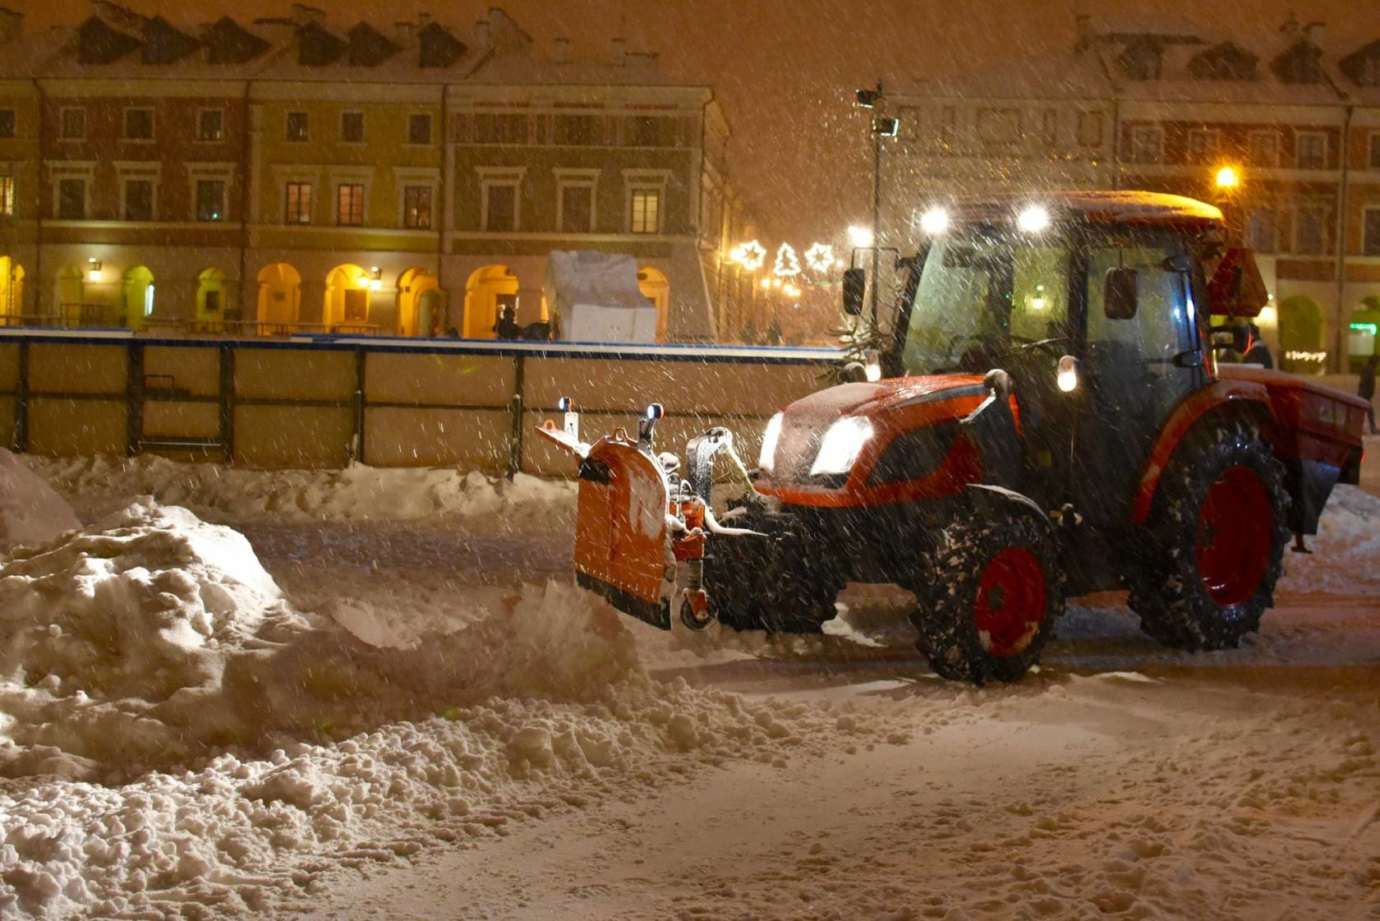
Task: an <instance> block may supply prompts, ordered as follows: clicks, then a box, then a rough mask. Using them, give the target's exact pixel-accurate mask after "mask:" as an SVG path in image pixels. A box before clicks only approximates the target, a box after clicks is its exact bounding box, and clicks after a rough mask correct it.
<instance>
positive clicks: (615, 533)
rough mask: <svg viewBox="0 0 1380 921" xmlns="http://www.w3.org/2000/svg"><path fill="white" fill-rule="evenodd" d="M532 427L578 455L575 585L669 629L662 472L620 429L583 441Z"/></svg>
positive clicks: (666, 504)
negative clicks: (590, 442)
mask: <svg viewBox="0 0 1380 921" xmlns="http://www.w3.org/2000/svg"><path fill="white" fill-rule="evenodd" d="M537 431H538V432H539V433H541V434H542V435H544V436H546V437H547V438H548V439H550V440H551V441H553V442H555V443H556V444H557V445H559V446H560V447H561V448H563V449H564V450H566V451H568V452H569V453H571V454H573V455H575V457H577V458H578V459H579V461H580V493H579V502H578V506H577V513H576V520H575V569H576V579H577V581H578V582H579V584H580V586H581V587H583V588H586V589H589V590H590V591H594V592H598V593H599V594H600V595H603V596H604V597H605V598H607V599H608V601H609V603H610V604H612V605H613V606H614V607H615V608H617V609H618V610H620V611H622V612H624V613H625V614H631V615H632V616H634V617H636V618H638V619H639V620H644V621H646V622H647V623H649V624H651V625H652V626H654V627H660V628H661V629H663V630H669V629H671V611H670V599H669V594H668V593H667V592H666V591H665V590H664V587H665V586H667V585H669V584H670V582H671V580H669V579H668V578H667V572H668V567H671V568H670V571H671V572H674V568H673V567H674V564H672V563H671V562H670V561H669V560H668V559H667V547H668V543H667V529H666V512H667V509H668V507H669V501H670V496H669V494H668V492H667V487H666V478H665V475H664V474H663V473H662V472H661V469H660V468H659V467H658V466H657V463H656V461H655V460H653V459H652V458H651V457H650V456H648V455H647V454H646V453H644V452H643V451H641V450H639V449H638V446H637V443H636V442H634V441H631V440H629V439H628V438H627V437H626V435H624V434H623V433H622V432H621V431H619V432H615V433H614V435H613V436H612V437H608V436H605V437H603V438H600V439H599V440H598V441H596V442H595V443H594V444H592V445H586V444H583V443H581V442H580V441H579V439H578V438H576V437H573V436H572V435H569V434H567V433H566V432H563V431H561V430H559V429H556V428H554V427H547V426H543V427H541V428H539V429H537Z"/></svg>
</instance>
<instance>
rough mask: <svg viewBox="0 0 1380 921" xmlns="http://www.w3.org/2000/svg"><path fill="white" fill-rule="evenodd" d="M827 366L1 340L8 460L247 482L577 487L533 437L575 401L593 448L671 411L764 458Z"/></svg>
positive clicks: (323, 343)
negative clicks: (547, 483) (328, 477)
mask: <svg viewBox="0 0 1380 921" xmlns="http://www.w3.org/2000/svg"><path fill="white" fill-rule="evenodd" d="M834 357H835V356H834V353H832V352H830V351H828V350H806V349H744V348H722V347H718V348H716V347H706V348H685V347H676V346H660V347H658V346H642V347H628V348H627V349H621V348H611V347H605V348H604V349H596V348H592V347H590V346H552V345H539V344H532V345H526V344H502V345H495V346H493V347H486V346H482V345H476V344H464V345H461V344H455V345H450V344H448V343H446V342H442V341H437V340H431V341H422V342H416V341H414V340H397V339H394V340H374V339H353V340H344V339H321V340H316V341H300V342H297V341H294V342H275V343H271V344H267V343H264V342H263V341H255V340H209V339H208V340H200V339H150V338H146V337H140V338H133V337H123V338H121V337H115V338H111V337H108V336H107V337H93V336H89V335H88V336H82V335H81V334H77V333H72V334H60V333H54V334H41V335H26V334H24V333H23V332H13V333H5V332H3V331H0V444H3V445H6V446H13V447H15V448H16V449H18V450H24V451H31V452H33V453H38V454H48V455H86V454H98V453H115V454H122V453H128V454H137V453H144V452H153V453H159V454H164V455H168V456H172V457H177V458H183V459H207V460H216V461H226V460H228V461H230V462H232V463H235V464H239V465H244V466H247V467H264V468H289V467H300V468H323V467H325V468H329V467H342V466H345V465H346V464H348V463H350V462H351V461H352V460H362V461H363V462H364V463H367V464H370V465H374V466H380V467H430V466H451V465H454V466H458V467H461V468H464V469H478V470H484V471H488V472H490V473H507V472H510V471H513V470H518V469H520V470H524V471H527V472H531V473H569V472H571V470H572V465H571V463H570V461H569V459H568V458H565V457H563V456H561V455H560V454H559V452H557V451H555V450H554V449H552V448H550V447H549V446H548V445H547V444H546V443H545V442H544V441H542V440H541V439H540V437H539V436H537V435H536V434H535V433H534V432H533V431H532V429H533V428H534V427H535V426H537V425H540V424H541V422H542V421H543V420H544V419H547V418H550V419H556V417H557V413H556V411H555V406H556V403H557V400H558V399H559V398H560V397H562V396H570V397H572V398H574V400H575V401H576V404H577V406H578V407H579V408H580V410H581V412H582V413H583V414H584V418H583V427H584V431H585V433H586V435H587V436H589V437H593V436H597V435H599V434H601V433H605V432H611V431H613V429H614V428H616V427H618V426H623V427H625V428H626V429H628V430H629V431H635V428H636V419H637V416H638V414H639V413H640V412H641V411H642V409H643V408H644V407H645V406H646V404H647V403H649V402H652V401H657V402H660V403H662V404H663V405H664V406H665V408H666V417H665V419H664V420H663V422H662V424H661V427H660V429H659V432H660V436H659V437H660V441H661V443H662V444H664V445H666V446H667V447H668V448H671V447H676V448H679V447H680V446H682V445H683V444H684V442H685V440H686V439H687V438H688V437H689V436H691V435H693V434H696V433H698V432H699V431H702V430H703V429H705V428H708V427H710V426H713V425H726V426H729V427H730V428H732V429H733V431H734V432H736V433H738V434H739V436H740V439H741V445H742V448H743V452H744V454H745V456H749V457H755V455H756V451H757V448H758V440H759V439H760V436H761V432H762V430H763V427H764V425H765V423H766V420H767V419H768V418H769V417H770V416H771V414H772V413H773V412H775V411H776V410H777V409H779V408H780V407H782V406H784V405H785V404H786V403H789V402H791V401H792V400H794V399H797V398H798V397H801V396H804V395H805V394H807V393H810V392H812V391H814V390H816V389H818V387H819V386H820V385H819V381H818V379H819V375H820V372H821V370H822V369H823V368H824V367H825V366H826V365H827V364H828V363H829V362H830V361H832V360H834Z"/></svg>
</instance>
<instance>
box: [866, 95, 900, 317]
mask: <svg viewBox="0 0 1380 921" xmlns="http://www.w3.org/2000/svg"><path fill="white" fill-rule="evenodd" d="M855 98H856V99H857V104H858V107H859V108H862V109H868V110H876V109H879V108H881V107H882V105H883V104H884V103H885V102H886V91H885V89H884V88H883V87H882V81H881V80H878V81H877V86H876V87H875V88H873V89H860V90H858V91H857V92H856V93H855ZM900 133H901V120H900V119H899V118H893V117H890V116H885V115H873V116H872V296H871V298H870V304H871V309H872V327H873V328H874V329H875V328H876V326H877V288H878V282H879V280H880V276H881V268H882V250H881V234H882V228H881V223H882V138H894V137H896V136H897V135H898V134H900ZM860 248H861V247H860Z"/></svg>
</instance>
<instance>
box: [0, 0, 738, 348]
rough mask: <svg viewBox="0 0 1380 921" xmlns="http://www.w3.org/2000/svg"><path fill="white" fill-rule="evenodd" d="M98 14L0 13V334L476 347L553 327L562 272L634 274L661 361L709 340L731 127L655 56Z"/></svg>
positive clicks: (734, 214) (490, 38) (475, 35)
mask: <svg viewBox="0 0 1380 921" xmlns="http://www.w3.org/2000/svg"><path fill="white" fill-rule="evenodd" d="M94 6H95V10H94V12H93V14H92V15H91V16H90V17H89V18H88V19H87V20H86V21H84V22H83V23H81V24H79V25H77V26H75V27H73V28H69V29H61V30H55V31H53V32H50V33H42V34H28V33H25V32H24V31H23V27H22V17H21V16H20V15H19V14H16V13H12V12H9V11H5V10H0V41H2V42H3V45H0V49H3V51H4V54H0V260H3V261H0V322H6V323H11V324H14V323H62V324H64V325H90V326H125V327H131V328H136V329H145V330H164V331H168V332H174V331H177V330H191V331H203V332H206V331H226V332H243V333H249V334H281V333H284V332H294V331H336V332H355V333H379V334H388V335H427V334H432V333H445V332H448V331H454V332H457V333H460V334H461V335H464V336H467V337H474V338H488V337H492V336H493V335H494V325H495V322H496V319H497V316H498V314H499V312H500V311H501V310H502V309H503V308H504V307H511V308H513V310H514V314H515V317H516V319H517V320H518V322H519V323H529V322H536V321H538V320H541V319H545V318H547V316H548V313H549V308H550V304H549V303H547V300H546V297H545V296H544V288H545V272H546V263H547V257H548V254H549V253H550V252H551V251H552V250H556V249H565V250H569V249H578V250H600V251H605V252H613V253H624V254H628V255H631V256H633V257H634V258H635V259H636V261H637V266H638V278H639V286H640V287H641V288H642V290H643V293H644V294H645V295H646V296H647V297H648V298H649V299H651V300H652V301H653V302H655V303H656V304H657V306H658V308H659V310H660V317H661V321H660V328H659V334H660V336H661V337H662V338H663V339H667V340H681V341H685V340H703V339H712V338H714V337H715V335H716V332H717V327H718V325H719V323H720V321H722V320H723V319H724V318H725V316H726V311H727V309H728V308H727V307H726V306H725V305H726V303H727V297H726V295H727V293H728V292H727V291H726V290H725V289H726V288H727V287H728V279H727V278H726V277H720V267H721V259H720V255H719V254H720V253H722V252H726V251H727V248H728V247H727V246H726V245H724V243H725V241H726V240H727V239H729V238H730V236H731V234H732V233H735V232H736V227H735V222H737V223H738V224H739V225H740V224H741V222H742V217H741V214H742V210H743V208H742V205H741V202H740V201H739V199H738V198H737V197H736V196H735V195H734V194H733V191H732V189H731V186H730V184H729V182H728V179H727V168H726V165H725V156H724V150H725V146H726V142H727V138H728V126H727V124H726V123H725V121H724V119H723V116H722V114H721V112H720V110H719V107H718V104H717V102H716V101H715V99H714V96H713V93H712V91H711V90H710V89H709V88H707V87H701V86H686V85H678V84H675V83H672V82H669V81H668V80H666V78H665V77H663V76H662V75H661V74H660V72H659V71H658V69H657V66H656V59H655V55H651V54H645V53H638V52H633V51H630V50H628V49H627V48H626V47H625V43H624V42H622V41H621V40H619V39H614V40H613V41H612V42H611V45H610V48H609V49H608V51H607V53H606V54H604V55H602V56H600V57H599V58H597V59H588V58H579V57H576V56H574V55H572V53H571V49H570V46H569V43H567V42H565V41H562V40H557V41H556V43H555V52H554V53H553V54H551V55H540V54H538V53H537V52H536V51H535V49H534V43H533V40H532V38H531V37H530V36H529V35H528V34H527V33H525V32H524V31H523V30H522V29H521V28H520V27H519V26H518V25H517V24H516V23H515V22H514V21H513V20H512V19H511V18H509V17H508V16H507V15H506V14H505V13H503V11H501V10H498V9H493V10H490V11H489V13H488V14H487V16H486V17H485V18H484V19H483V20H481V21H480V22H478V23H476V24H475V25H474V26H473V27H472V28H470V29H468V30H464V31H463V32H461V31H459V30H455V29H452V28H450V27H448V26H445V25H443V24H441V23H439V22H434V21H431V20H430V19H428V18H425V17H423V18H422V19H420V20H419V21H416V22H409V23H400V24H396V25H394V26H392V27H390V28H389V29H388V30H387V31H384V30H381V29H378V28H376V27H375V26H373V25H371V24H369V23H364V22H361V23H357V24H354V25H353V26H349V27H348V28H345V27H338V26H337V25H336V24H334V23H331V22H328V21H327V20H326V18H325V17H324V15H323V14H322V13H321V12H320V11H318V10H315V9H312V8H309V7H304V6H300V5H296V6H294V7H293V8H292V13H291V15H290V16H285V17H283V18H273V19H261V20H257V21H255V22H252V23H240V22H236V21H235V20H233V19H230V18H228V17H227V18H222V19H220V20H219V21H217V22H216V23H214V24H212V25H209V26H201V27H198V28H196V29H192V28H183V27H180V26H178V25H175V24H173V23H169V22H168V21H166V20H164V19H162V18H160V17H145V16H142V15H140V14H137V13H135V12H132V11H130V10H129V9H127V8H124V7H121V6H118V5H115V4H111V3H106V2H97V3H95V4H94Z"/></svg>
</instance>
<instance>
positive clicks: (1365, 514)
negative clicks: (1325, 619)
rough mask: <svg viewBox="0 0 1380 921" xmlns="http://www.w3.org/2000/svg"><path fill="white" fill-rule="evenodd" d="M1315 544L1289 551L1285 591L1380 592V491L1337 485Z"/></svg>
mask: <svg viewBox="0 0 1380 921" xmlns="http://www.w3.org/2000/svg"><path fill="white" fill-rule="evenodd" d="M1309 548H1310V549H1311V550H1312V551H1313V553H1312V555H1311V556H1306V555H1304V554H1299V553H1290V552H1287V551H1286V552H1285V554H1284V578H1282V579H1280V581H1279V587H1280V589H1281V590H1282V591H1293V592H1318V591H1326V592H1335V593H1341V594H1355V595H1375V594H1380V568H1377V567H1376V565H1375V560H1376V559H1377V558H1380V497H1376V496H1373V495H1371V494H1370V493H1368V492H1365V491H1364V490H1362V489H1360V488H1358V487H1356V486H1346V485H1339V486H1337V487H1335V488H1334V489H1333V490H1332V497H1331V498H1330V499H1328V501H1327V507H1326V508H1324V509H1323V513H1322V518H1321V520H1320V521H1319V522H1318V536H1317V537H1316V538H1309Z"/></svg>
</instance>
